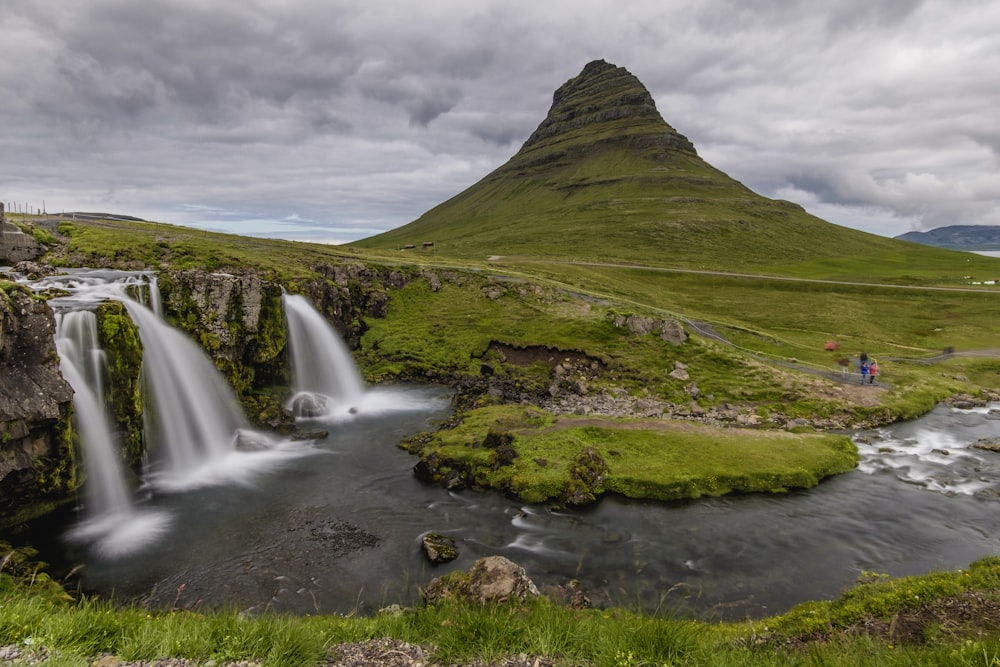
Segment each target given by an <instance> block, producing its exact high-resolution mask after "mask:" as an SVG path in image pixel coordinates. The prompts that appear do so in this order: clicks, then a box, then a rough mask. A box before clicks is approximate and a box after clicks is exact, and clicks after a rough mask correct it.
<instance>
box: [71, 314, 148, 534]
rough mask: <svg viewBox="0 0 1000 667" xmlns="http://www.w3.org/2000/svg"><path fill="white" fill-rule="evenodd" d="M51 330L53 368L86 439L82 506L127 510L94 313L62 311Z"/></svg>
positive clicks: (95, 511) (101, 511)
mask: <svg viewBox="0 0 1000 667" xmlns="http://www.w3.org/2000/svg"><path fill="white" fill-rule="evenodd" d="M56 332H57V333H56V349H57V350H58V351H59V368H60V370H62V373H63V376H64V377H65V378H66V380H67V381H68V382H69V383H70V385H71V386H72V387H73V407H74V408H75V410H76V412H75V415H74V419H75V421H76V426H77V429H78V430H79V431H80V437H81V439H82V440H83V441H84V442H85V443H86V446H85V447H83V448H82V449H83V452H82V453H83V459H84V470H85V471H86V474H87V481H86V483H85V485H84V493H85V496H86V504H85V505H84V508H85V510H86V512H87V514H88V515H89V516H91V517H98V516H102V515H105V514H108V513H128V512H130V511H131V509H132V499H131V495H130V493H129V489H128V487H127V486H126V484H125V473H124V469H123V468H122V464H121V461H120V458H119V456H118V452H117V448H116V446H115V444H114V441H113V438H112V435H111V428H110V426H109V423H108V417H107V411H106V408H105V405H104V388H103V387H104V382H103V378H104V353H103V351H102V350H101V349H100V347H99V346H98V344H97V317H96V316H95V315H94V313H93V312H90V311H86V310H78V311H72V312H68V313H63V314H61V316H60V317H59V318H58V320H57V321H56Z"/></svg>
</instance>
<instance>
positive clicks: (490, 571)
mask: <svg viewBox="0 0 1000 667" xmlns="http://www.w3.org/2000/svg"><path fill="white" fill-rule="evenodd" d="M423 595H424V601H425V602H426V603H427V604H435V603H437V602H439V601H441V600H445V599H460V600H467V601H473V602H479V603H482V604H485V603H489V602H514V601H524V600H527V599H528V598H532V597H538V595H539V592H538V587H537V586H535V583H534V582H533V581H532V580H531V579H530V578H529V577H528V574H527V572H525V571H524V568H523V567H521V566H520V565H518V564H517V563H515V562H513V561H511V560H509V559H507V558H504V557H503V556H488V557H486V558H480V559H479V560H477V561H476V562H475V564H474V565H473V566H472V569H471V570H469V572H468V573H464V572H452V573H450V574H447V575H445V576H443V577H437V578H435V579H432V580H431V581H430V583H429V584H428V585H427V588H426V589H425V590H424V591H423Z"/></svg>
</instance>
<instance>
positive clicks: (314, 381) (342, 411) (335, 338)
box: [281, 294, 366, 417]
mask: <svg viewBox="0 0 1000 667" xmlns="http://www.w3.org/2000/svg"><path fill="white" fill-rule="evenodd" d="M281 299H282V303H283V305H284V308H285V319H286V320H287V322H288V334H289V348H290V351H291V357H292V392H293V395H292V399H291V400H290V401H289V404H288V407H289V409H291V410H292V411H293V412H294V413H295V414H296V416H298V417H333V416H337V415H346V414H353V413H354V412H355V411H357V409H358V407H359V405H360V404H361V403H362V402H363V401H364V399H365V393H366V388H365V383H364V380H362V378H361V374H360V373H359V372H358V368H357V365H356V364H355V363H354V359H353V358H352V357H351V354H350V352H349V351H348V349H347V346H346V345H345V344H344V342H343V340H342V339H341V337H340V336H339V335H338V334H337V332H336V330H335V329H334V328H333V327H332V326H331V325H330V323H329V322H327V321H326V319H324V318H323V316H322V315H321V314H320V313H319V312H318V311H317V310H316V309H315V308H313V307H312V305H311V304H310V303H309V301H308V300H306V298H305V297H302V296H299V295H293V294H285V295H283V296H282V297H281Z"/></svg>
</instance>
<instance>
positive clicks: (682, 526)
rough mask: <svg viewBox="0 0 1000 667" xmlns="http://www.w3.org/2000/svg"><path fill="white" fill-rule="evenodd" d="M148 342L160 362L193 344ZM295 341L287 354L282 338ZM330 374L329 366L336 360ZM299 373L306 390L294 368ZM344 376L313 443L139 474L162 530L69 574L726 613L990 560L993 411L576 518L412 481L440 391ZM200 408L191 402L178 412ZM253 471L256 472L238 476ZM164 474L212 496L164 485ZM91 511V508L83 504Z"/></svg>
mask: <svg viewBox="0 0 1000 667" xmlns="http://www.w3.org/2000/svg"><path fill="white" fill-rule="evenodd" d="M102 289H105V288H102ZM112 293H113V291H112ZM113 294H114V298H122V297H121V294H120V293H113ZM76 298H77V299H80V298H82V297H76ZM83 300H84V301H86V299H83ZM293 301H296V300H293ZM128 307H129V311H130V313H132V314H133V317H135V318H136V319H137V320H138V323H139V326H140V331H141V332H142V333H143V343H144V347H146V348H149V347H150V346H152V345H160V344H161V343H157V342H154V341H155V340H156V339H155V337H151V338H149V341H148V342H147V332H146V330H148V329H150V328H153V329H157V328H159V327H162V326H166V325H165V324H164V323H163V322H162V318H160V317H158V316H156V315H155V314H154V313H152V311H149V310H148V309H146V308H145V307H143V306H141V305H140V304H139V303H138V302H135V301H129V302H128ZM287 308H288V300H287V299H286V309H287ZM293 308H300V309H302V311H303V313H300V314H302V317H301V318H300V319H301V321H302V322H306V323H307V324H305V325H304V326H307V327H314V328H315V327H319V328H321V329H322V328H323V327H326V328H328V326H329V325H327V324H326V323H325V321H324V320H323V319H322V318H314V317H312V315H311V314H310V313H309V309H310V308H311V306H309V305H308V304H307V303H301V302H300V303H294V304H293ZM63 317H65V315H64V316H63ZM289 319H290V320H291V319H293V318H292V317H290V318H289ZM290 326H294V325H292V324H291V322H290ZM175 333H176V332H175ZM158 335H163V336H165V337H166V338H167V339H168V341H167V342H166V343H163V344H165V345H166V346H167V347H168V348H171V349H173V348H174V347H180V348H186V347H187V345H188V344H189V343H188V342H185V343H179V342H177V341H176V340H174V339H173V334H170V335H168V334H166V333H165V332H162V331H159V332H158ZM330 335H335V334H334V333H332V329H331V330H326V329H323V330H320V331H312V332H311V333H310V334H309V337H311V339H312V340H313V341H317V340H318V341H320V343H319V344H316V343H315V342H313V343H309V344H310V345H314V346H315V347H313V348H312V350H313V351H312V352H310V353H309V354H307V355H304V357H303V359H304V360H305V361H304V362H303V363H309V360H310V359H312V360H313V362H314V363H313V365H314V366H316V367H319V366H320V361H319V359H318V357H322V356H324V352H323V350H324V349H329V346H330V343H329V340H328V339H327V338H326V337H327V336H330ZM323 341H325V342H323ZM292 344H293V345H296V346H298V345H299V343H296V342H295V339H294V336H293V343H292ZM63 349H64V346H63V344H61V345H60V351H61V352H62V351H63ZM145 354H147V355H148V354H150V351H149V350H148V349H147V351H146V352H145ZM178 355H179V353H177V352H176V350H175V351H174V352H171V353H170V354H169V355H168V358H170V359H174V360H176V359H180V358H182V356H183V355H181V356H178ZM192 355H193V358H194V359H196V360H197V361H191V362H187V361H185V362H184V363H183V364H179V363H178V362H176V361H175V363H174V365H175V366H176V365H182V366H185V367H186V366H187V364H188V363H191V364H194V365H195V366H200V365H201V362H202V357H201V354H200V352H199V353H197V354H195V353H193V352H192ZM145 363H146V362H145V361H144V364H145ZM324 363H325V362H324ZM338 364H339V365H338V366H337V367H338V369H339V370H337V371H336V372H341V370H343V364H344V362H343V360H342V359H341V360H340V361H339V362H338ZM210 365H211V364H209V366H210ZM144 372H148V371H147V370H144ZM189 372H190V373H193V371H185V372H182V373H180V375H179V377H178V378H177V380H176V381H177V382H179V383H180V384H178V385H176V386H175V387H174V388H173V389H172V390H171V393H177V392H185V391H188V390H187V389H186V387H187V386H188V385H187V384H186V381H187V380H190V379H191V378H190V377H188V375H189ZM331 372H332V371H331ZM346 372H350V373H356V372H357V371H356V369H354V368H353V367H351V368H349V369H347V371H346ZM71 373H72V371H71ZM154 373H155V374H156V375H157V376H159V375H160V374H161V373H164V374H165V373H166V371H165V370H157V371H154ZM295 375H296V378H297V381H302V380H301V378H302V377H304V375H305V374H304V373H301V372H299V371H296V373H295ZM186 378H187V380H186ZM71 382H73V384H74V386H76V382H75V381H74V380H72V379H71ZM198 382H199V383H201V384H212V382H210V381H208V380H204V379H202V380H198ZM351 382H352V386H353V387H354V391H355V392H356V393H353V394H348V395H347V398H346V399H345V398H344V394H343V393H342V392H341V389H340V388H339V387H340V385H337V384H332V385H320V384H317V385H311V386H299V387H297V388H296V390H297V391H298V392H303V391H305V392H310V393H314V394H319V395H320V396H321V398H320V400H319V402H318V403H316V402H314V405H319V404H323V405H325V406H326V407H327V408H330V409H323V410H315V411H309V412H308V413H307V414H309V415H311V416H309V417H305V416H303V417H301V418H300V421H301V423H302V426H303V428H304V429H306V430H314V429H324V430H326V431H328V435H327V437H325V438H324V439H322V440H318V441H315V442H309V443H307V444H302V443H298V444H292V443H287V442H284V441H281V440H280V439H274V438H273V437H272V436H268V435H266V434H263V435H254V436H253V437H251V438H250V440H251V446H249V447H246V446H241V444H240V443H241V439H242V438H244V437H245V436H244V435H243V434H244V433H246V432H247V429H246V426H245V424H244V423H243V421H242V415H239V414H236V415H232V414H230V415H229V416H228V417H225V418H224V424H225V426H224V428H220V429H219V435H218V437H215V438H213V439H212V443H210V444H209V445H206V446H203V447H198V448H196V450H197V452H200V454H198V453H196V454H192V456H193V458H194V460H189V459H186V458H185V459H183V462H180V460H179V459H178V460H174V459H170V462H169V463H168V464H165V467H161V468H157V467H156V466H155V465H154V466H153V467H152V468H151V470H150V477H149V479H151V480H152V481H151V482H148V483H147V493H145V494H143V495H141V497H137V499H136V500H134V501H132V503H131V504H130V507H131V509H129V510H127V511H130V512H142V513H149V514H151V515H153V516H159V517H169V520H168V521H164V522H162V523H161V524H159V525H158V526H157V532H156V533H155V535H152V536H151V537H150V539H149V540H148V541H147V542H146V543H144V544H138V543H130V544H129V549H127V550H115V549H110V550H107V549H106V550H102V549H95V548H94V545H93V544H91V543H87V542H85V541H84V542H81V541H79V540H76V541H74V540H68V541H65V542H63V543H62V548H64V550H65V559H66V562H67V564H79V563H82V564H85V567H84V568H83V570H82V572H83V575H82V576H83V580H82V581H83V584H84V585H85V586H86V587H87V588H89V589H91V590H95V591H99V592H102V593H104V594H107V595H114V596H117V597H119V598H123V599H132V600H138V601H141V602H143V603H145V604H148V605H151V606H156V607H162V608H199V607H219V606H230V605H237V606H239V608H241V609H245V610H248V611H251V612H257V611H262V610H265V609H270V610H274V611H280V612H285V613H293V614H316V613H331V612H341V613H347V612H352V611H355V610H361V611H365V612H368V611H372V610H374V609H378V608H379V607H381V606H384V605H388V604H391V603H394V602H400V603H404V604H408V603H413V602H415V601H416V600H417V591H418V587H419V586H421V585H423V584H426V582H427V581H428V580H429V579H430V578H432V577H434V576H438V575H440V574H443V573H445V572H448V571H450V570H453V569H456V568H461V569H467V568H468V567H470V566H471V565H472V563H473V562H474V561H475V560H476V559H477V558H480V557H482V556H486V555H493V554H501V555H505V556H508V557H509V558H511V559H512V560H514V561H516V562H518V563H520V564H521V565H523V566H524V567H525V568H526V569H527V571H528V573H529V575H530V576H531V577H532V579H534V580H535V582H536V583H537V584H539V586H540V587H542V588H543V590H545V591H547V592H549V593H552V594H554V595H559V594H560V593H561V592H562V591H565V590H566V587H567V586H568V584H569V582H570V581H577V582H579V586H580V588H581V589H582V590H583V591H584V593H585V594H586V595H587V596H588V597H590V598H591V600H592V601H593V603H594V604H595V605H599V606H603V605H625V606H629V607H633V608H636V607H641V608H644V609H647V610H664V609H677V610H680V611H681V612H682V613H689V614H692V615H696V616H699V617H703V618H721V619H736V618H744V617H748V616H750V617H759V616H764V615H769V614H774V613H780V612H782V611H785V610H787V609H788V608H789V607H791V606H792V605H794V604H796V603H799V602H803V601H806V600H812V599H828V598H831V597H834V596H836V595H837V594H838V593H840V592H841V591H843V590H844V589H845V588H847V587H849V586H851V585H852V584H853V583H854V582H855V581H856V579H857V578H858V577H859V576H860V575H861V574H862V573H863V572H865V571H875V572H881V573H886V574H889V575H893V576H902V575H909V574H918V573H924V572H929V571H932V570H935V569H955V568H961V567H965V566H966V565H968V564H969V563H970V562H971V561H973V560H975V559H978V558H981V557H983V556H987V555H994V554H998V553H1000V538H998V535H1000V512H998V510H1000V504H998V494H997V490H998V489H997V479H998V473H1000V454H997V453H993V452H988V451H980V450H977V449H974V448H972V447H971V446H970V445H971V444H972V443H974V442H976V441H977V440H979V439H982V438H996V437H998V436H1000V418H998V417H1000V410H997V408H1000V406H991V408H993V409H989V408H982V409H975V410H955V409H950V408H946V407H938V408H936V409H935V410H934V411H933V412H932V413H930V414H928V415H926V416H924V417H922V418H920V419H918V420H915V421H913V422H909V423H905V424H899V425H895V426H893V427H890V428H884V429H878V430H874V431H870V432H864V433H858V434H856V435H855V439H856V441H857V442H858V444H859V450H860V451H861V453H862V456H863V459H864V460H863V462H862V464H861V465H860V466H859V468H858V469H857V470H855V471H853V472H850V473H847V474H843V475H839V476H836V477H835V478H832V479H830V480H827V481H825V482H823V483H822V484H821V485H820V486H818V487H816V488H814V489H810V490H805V491H798V492H792V493H789V494H785V495H780V496H772V495H745V496H730V497H723V498H708V499H700V500H695V501H686V502H674V503H651V502H638V501H627V500H624V499H620V498H605V499H603V500H601V501H600V502H598V503H596V504H595V505H594V506H592V507H589V508H585V509H581V510H563V511H552V510H549V509H547V508H545V507H543V506H536V505H525V504H523V503H518V502H516V501H513V500H510V499H507V498H504V497H502V496H500V495H498V494H495V493H476V492H471V491H463V492H448V491H446V490H444V489H442V488H440V487H438V486H435V485H428V484H425V483H422V482H420V481H418V480H417V479H416V478H415V477H414V475H413V473H412V467H413V465H414V463H415V462H416V460H415V459H414V457H412V456H411V455H409V454H407V453H406V452H404V451H402V450H400V449H398V448H397V447H396V443H398V442H399V441H400V440H401V439H402V438H404V437H406V436H408V435H411V434H414V433H417V432H420V431H423V430H429V429H432V428H434V426H435V424H436V423H438V422H439V421H440V420H443V419H445V418H446V417H447V416H448V415H449V414H450V413H451V395H450V392H449V391H448V390H446V389H443V388H438V387H432V386H388V387H365V386H364V385H363V383H360V384H358V383H357V382H355V381H354V380H351ZM219 391H222V394H225V393H226V392H225V390H219ZM204 400H205V401H207V400H209V399H204ZM211 400H212V401H214V400H216V399H215V398H212V399H211ZM227 401H228V398H227V399H226V400H225V401H222V403H226V402H227ZM198 402H199V403H203V402H204V401H201V400H199V401H198ZM213 405H217V404H215V403H213ZM348 405H349V406H350V409H346V410H345V409H343V407H344V406H348ZM164 409H165V408H156V410H160V411H162V410H164ZM170 409H173V408H170ZM196 409H202V408H200V407H199V408H195V407H190V406H189V407H187V408H184V410H186V411H188V412H191V411H195V410H196ZM219 409H220V410H221V409H222V408H219ZM216 417H218V418H219V419H223V417H220V416H218V415H215V416H213V417H212V419H215V418H216ZM206 418H207V417H206ZM192 419H193V420H194V421H197V420H198V419H200V417H197V418H192ZM185 428H188V427H185ZM160 437H164V438H165V439H166V440H167V441H169V440H170V439H171V438H173V437H175V436H173V435H169V434H168V435H166V436H160ZM185 437H187V436H185ZM195 439H197V438H195ZM220 440H221V441H222V442H221V443H220V442H219V441H220ZM162 447H164V448H165V447H168V445H167V444H164V445H162ZM206 452H209V453H208V454H206ZM254 456H257V457H258V458H252V457H254ZM248 461H250V462H252V463H253V465H252V466H250V467H251V468H252V470H253V474H244V472H243V471H244V464H247V462H248ZM262 461H263V463H261V462H262ZM258 463H261V464H260V465H257V464H258ZM86 465H88V466H90V465H93V464H91V463H90V461H89V459H88V461H87V463H86ZM161 465H163V464H161ZM247 465H249V464H247ZM206 466H207V469H208V470H209V471H212V472H211V473H208V474H207V477H206V478H203V477H200V473H197V472H196V471H198V470H203V469H205V468H206ZM164 469H166V470H173V471H174V472H175V473H176V474H174V475H166V474H165V473H163V472H162V471H163V470H164ZM158 471H159V472H158ZM164 477H166V478H178V479H180V480H184V479H187V480H188V481H190V480H192V479H194V480H198V479H200V480H202V482H205V483H189V484H181V483H176V484H171V483H165V482H163V481H162V480H163V478H164ZM206 480H207V481H206ZM157 482H159V484H157ZM137 495H138V494H137ZM86 498H87V499H86V501H85V502H86V505H88V506H89V505H92V504H93V503H94V502H96V501H93V500H91V499H90V495H89V494H88V495H87V496H86ZM88 509H90V508H88V507H86V506H85V507H84V513H85V514H86V511H87V510H88ZM71 527H72V526H70V528H71ZM427 532H437V533H444V534H447V535H450V536H452V537H454V538H455V540H456V542H457V545H458V549H459V552H460V556H459V558H458V559H457V560H456V561H453V562H452V563H449V564H447V565H442V566H433V565H431V564H430V563H429V562H428V561H427V560H426V559H425V558H424V556H423V554H422V552H421V550H420V538H421V537H422V535H424V534H425V533H427ZM126 551H127V553H128V557H122V554H123V553H125V552H126Z"/></svg>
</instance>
